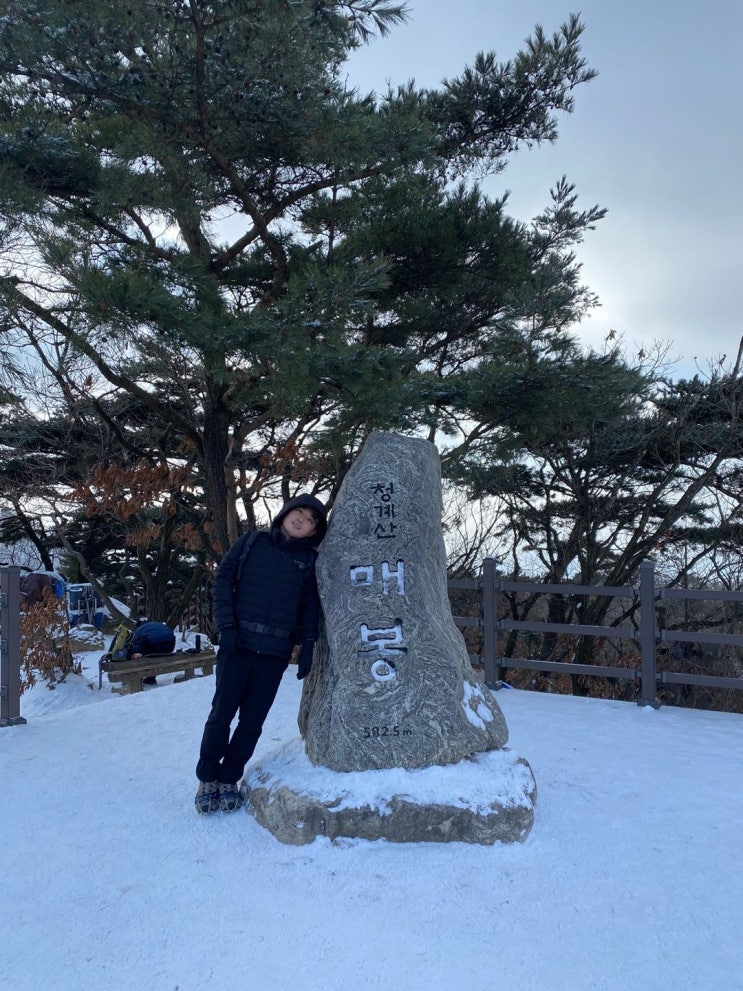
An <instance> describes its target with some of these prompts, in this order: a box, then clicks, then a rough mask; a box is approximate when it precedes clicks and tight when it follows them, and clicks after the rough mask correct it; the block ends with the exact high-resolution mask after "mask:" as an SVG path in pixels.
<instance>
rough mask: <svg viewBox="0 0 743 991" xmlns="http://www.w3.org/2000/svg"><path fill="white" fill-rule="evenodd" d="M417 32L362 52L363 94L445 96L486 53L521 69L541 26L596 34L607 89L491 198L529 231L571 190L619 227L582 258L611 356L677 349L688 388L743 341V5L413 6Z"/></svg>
mask: <svg viewBox="0 0 743 991" xmlns="http://www.w3.org/2000/svg"><path fill="white" fill-rule="evenodd" d="M408 6H409V8H410V16H409V20H408V22H407V23H406V24H404V25H401V26H397V27H395V28H393V30H392V32H391V33H390V34H389V35H388V36H387V37H386V38H382V39H377V40H376V41H374V42H373V44H372V45H370V46H368V47H366V48H364V49H362V50H360V51H359V52H357V53H355V54H354V56H353V58H352V60H351V62H350V63H349V66H348V78H349V81H350V82H351V83H352V84H354V85H358V86H359V87H360V88H361V89H362V90H364V91H366V90H369V89H374V90H376V91H377V92H379V91H384V89H385V88H386V82H387V81H390V82H391V83H392V84H393V85H396V84H398V83H403V82H405V81H407V80H408V79H411V78H412V79H415V80H416V82H417V83H418V84H419V85H421V86H437V85H438V84H439V83H440V81H441V80H442V79H443V78H452V77H455V76H457V75H459V74H460V73H461V70H462V68H463V67H464V66H465V65H468V64H469V65H471V64H472V63H473V61H474V56H475V54H476V53H477V52H478V51H495V52H496V54H497V56H498V58H499V60H500V61H506V60H507V59H509V58H511V57H512V56H513V55H515V53H516V52H517V51H518V50H519V49H520V48H521V47H523V42H524V40H525V38H527V37H528V36H529V35H530V34H531V33H532V31H533V28H534V25H535V24H541V25H542V26H543V28H544V29H545V31H546V32H547V33H548V34H550V35H551V34H552V33H553V32H554V31H557V30H559V27H560V25H561V24H562V23H564V22H565V21H566V20H567V19H568V17H569V15H570V14H571V13H573V12H575V13H580V15H581V19H582V22H583V23H584V25H585V32H584V34H583V38H582V50H583V54H584V57H585V58H586V60H587V62H588V64H589V65H590V66H592V67H593V68H595V69H597V70H598V73H599V75H598V77H597V78H596V79H594V80H593V81H591V82H589V83H587V84H584V85H583V86H580V87H578V89H577V90H576V91H575V94H574V95H575V109H574V112H573V114H572V115H569V116H564V115H563V116H562V119H561V121H560V124H559V130H560V136H559V138H558V140H557V142H556V143H554V144H552V145H543V146H541V147H538V148H536V149H534V150H532V151H530V152H520V153H518V154H517V155H516V156H515V157H513V158H512V159H511V160H510V162H509V165H508V167H507V169H506V171H505V172H504V173H502V174H501V175H500V176H498V177H496V178H494V179H492V180H489V181H488V182H487V183H486V184H485V187H484V188H485V190H486V192H488V193H489V194H490V195H492V196H495V195H501V194H502V193H503V192H504V190H505V189H508V190H510V192H511V197H510V210H511V213H512V215H514V216H516V217H519V218H520V219H522V220H525V221H528V220H530V219H531V218H532V217H533V216H535V215H536V214H537V213H539V212H541V210H542V209H543V208H544V207H545V206H546V205H547V204H548V202H549V189H550V188H551V187H552V186H553V185H554V183H555V182H556V181H557V180H558V179H559V178H560V177H561V176H562V175H566V176H567V178H568V180H569V181H570V182H572V183H574V184H575V186H576V191H577V192H578V194H579V200H578V206H579V208H580V207H583V208H588V207H590V206H593V205H594V204H598V205H600V206H603V207H606V208H607V209H608V214H607V216H606V217H605V218H604V220H603V221H601V222H600V224H599V225H598V226H597V228H596V230H595V231H593V232H589V234H588V235H587V237H586V240H585V242H584V244H583V245H581V246H580V248H579V255H578V257H579V260H580V261H582V263H583V273H584V278H585V282H586V283H587V284H588V285H589V286H590V288H591V289H592V290H593V291H594V292H596V293H598V295H599V297H600V299H601V304H602V305H601V308H600V309H598V310H594V311H593V314H592V315H591V316H590V318H588V319H587V320H586V321H584V323H583V324H582V325H581V326H580V328H579V334H580V337H581V339H582V340H584V341H585V343H586V344H588V345H590V346H591V347H594V348H596V349H599V350H600V349H601V347H602V346H603V341H604V339H605V337H606V335H607V334H608V333H609V332H610V331H612V330H613V331H615V332H616V333H617V334H618V335H621V338H622V340H623V342H624V344H625V346H626V348H627V352H628V354H629V355H635V356H637V355H638V354H639V352H640V351H644V352H646V353H647V352H649V351H650V350H652V348H653V346H654V345H656V344H661V345H664V346H666V351H667V355H668V358H669V359H670V360H673V361H675V362H676V364H675V376H680V375H684V376H685V375H691V374H694V373H695V371H697V370H699V371H700V373H707V372H708V371H709V366H710V362H712V363H713V364H716V363H717V361H718V359H720V358H721V357H722V356H723V355H727V363H729V362H730V361H731V360H732V359H733V358H734V356H735V354H736V352H737V348H738V343H739V341H740V339H741V337H743V317H742V316H741V307H740V286H741V284H743V273H742V271H741V270H742V269H743V191H742V189H743V184H742V183H741V179H740V176H741V175H743V128H742V127H741V120H743V86H742V85H741V75H740V52H741V49H742V48H743V4H742V3H741V2H740V0H709V2H708V3H705V4H700V3H698V2H696V0H677V2H675V3H669V2H668V0H643V2H640V0H621V2H619V0H583V2H582V3H580V4H571V3H569V2H568V0H518V2H516V0H512V2H506V0H457V3H455V4H452V3H451V2H444V0H409V4H408Z"/></svg>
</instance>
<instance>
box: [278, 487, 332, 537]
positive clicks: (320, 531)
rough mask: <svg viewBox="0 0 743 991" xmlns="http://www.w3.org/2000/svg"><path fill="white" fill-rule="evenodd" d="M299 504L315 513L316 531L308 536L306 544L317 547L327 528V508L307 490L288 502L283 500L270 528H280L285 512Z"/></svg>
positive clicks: (296, 507) (297, 506)
mask: <svg viewBox="0 0 743 991" xmlns="http://www.w3.org/2000/svg"><path fill="white" fill-rule="evenodd" d="M300 506H306V507H307V508H308V509H312V510H314V512H315V513H317V532H316V533H315V535H314V536H313V537H309V538H308V544H309V545H310V546H311V547H317V546H318V544H320V542H321V541H322V539H323V537H324V536H325V532H326V531H327V529H328V521H327V514H328V510H327V507H326V506H325V504H324V503H322V502H320V500H319V499H316V498H315V497H314V496H313V495H310V494H309V492H303V493H302V494H301V495H298V496H296V497H295V498H294V499H290V500H289V502H285V503H284V505H283V506H282V507H281V509H280V510H279V512H278V513H277V515H276V516H275V517H274V518H273V521H272V523H271V530H275V529H278V528H280V527H281V521H282V520H283V519H284V517H285V516H286V514H287V513H290V512H291V511H292V509H298V508H299V507H300Z"/></svg>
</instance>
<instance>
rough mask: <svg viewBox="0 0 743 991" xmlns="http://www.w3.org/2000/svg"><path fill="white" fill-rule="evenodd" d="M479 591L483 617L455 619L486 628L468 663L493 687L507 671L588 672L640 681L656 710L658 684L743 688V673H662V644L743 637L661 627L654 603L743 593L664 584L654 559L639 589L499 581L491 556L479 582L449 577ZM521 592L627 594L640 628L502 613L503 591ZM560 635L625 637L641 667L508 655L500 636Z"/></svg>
mask: <svg viewBox="0 0 743 991" xmlns="http://www.w3.org/2000/svg"><path fill="white" fill-rule="evenodd" d="M457 590H469V591H476V592H478V593H479V594H480V596H481V603H480V617H472V616H455V617H454V622H455V623H456V625H457V626H458V627H459V628H460V629H466V628H467V627H477V628H480V629H481V631H482V649H481V653H480V654H476V655H470V660H472V661H477V662H479V663H481V664H482V665H483V667H484V673H485V683H486V684H487V685H488V686H489V687H491V688H497V687H499V686H500V684H502V681H503V675H504V672H505V671H506V670H507V669H509V668H514V669H524V670H531V671H544V672H558V673H560V674H580V675H586V676H588V677H601V678H616V679H621V680H627V681H630V680H631V681H636V682H637V683H638V685H639V692H640V697H639V699H638V704H639V705H650V706H653V707H655V708H657V707H658V706H659V705H660V702H659V700H658V688H659V687H660V686H662V685H664V684H676V685H696V686H704V687H709V688H727V689H736V690H741V689H743V677H719V676H716V675H706V674H692V673H691V672H688V673H687V672H682V671H662V670H659V669H658V657H657V652H658V651H657V648H658V644H659V643H662V642H666V643H697V644H718V645H726V646H732V647H743V636H737V635H733V634H724V633H703V632H702V631H680V630H667V629H659V628H658V627H657V623H656V603H657V602H658V601H660V600H663V599H697V600H710V601H714V600H717V601H729V602H737V603H739V604H741V605H743V591H735V592H728V591H722V590H719V591H712V590H706V589H687V588H663V587H658V586H656V584H655V571H654V566H653V562H652V561H643V562H642V564H641V565H640V576H639V585H638V586H637V587H635V586H631V585H627V586H607V585H574V584H570V583H566V584H551V585H548V584H544V583H541V582H512V581H503V580H500V579H499V578H498V577H497V575H496V566H495V561H494V560H493V559H492V558H486V559H485V561H484V562H483V569H482V577H481V579H480V580H478V581H476V580H466V579H463V580H454V581H450V582H449V591H450V594H451V592H453V591H454V592H455V591H457ZM507 592H523V593H525V594H528V595H550V594H554V595H566V596H567V595H570V596H576V595H578V596H580V595H590V596H599V597H600V596H609V597H611V598H629V599H631V600H633V601H634V602H635V603H637V606H638V608H637V610H636V613H635V614H636V616H637V625H636V626H591V625H587V624H581V623H550V622H547V621H542V620H534V621H526V620H514V619H506V618H498V597H499V595H500V594H502V593H507ZM511 630H512V631H517V632H525V631H528V632H536V633H563V634H570V635H572V636H579V637H580V636H589V637H606V638H625V639H629V640H632V641H634V642H636V643H637V644H639V655H640V665H639V667H619V666H618V665H617V666H611V665H598V664H575V663H570V662H566V661H547V660H541V659H532V658H522V657H505V656H502V655H501V653H500V651H499V646H500V644H499V640H500V637H501V636H502V634H503V633H504V632H506V631H511Z"/></svg>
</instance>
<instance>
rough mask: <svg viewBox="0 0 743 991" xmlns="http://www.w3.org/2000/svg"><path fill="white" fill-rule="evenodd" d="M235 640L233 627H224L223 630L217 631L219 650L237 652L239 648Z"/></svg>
mask: <svg viewBox="0 0 743 991" xmlns="http://www.w3.org/2000/svg"><path fill="white" fill-rule="evenodd" d="M239 646H240V645H239V643H238V640H237V630H236V629H235V627H234V626H225V627H224V629H222V630H220V631H219V649H220V650H222V649H223V648H224V650H225V651H226V652H230V653H231V652H232V651H233V650H237V648H238V647H239Z"/></svg>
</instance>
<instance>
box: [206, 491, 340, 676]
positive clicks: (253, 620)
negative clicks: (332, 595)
mask: <svg viewBox="0 0 743 991" xmlns="http://www.w3.org/2000/svg"><path fill="white" fill-rule="evenodd" d="M299 506H308V507H310V508H311V509H313V510H314V511H315V512H316V513H317V515H318V519H319V523H318V527H317V532H316V533H315V534H314V536H312V537H308V538H306V539H303V540H287V539H286V537H285V536H284V534H283V533H282V531H281V521H282V520H283V518H284V516H286V514H287V513H288V512H290V511H291V510H292V509H295V508H297V507H299ZM325 530H326V522H325V507H324V506H323V504H322V503H321V502H320V501H319V500H318V499H315V498H314V496H310V495H301V496H297V498H296V499H292V500H290V501H289V502H288V503H286V505H284V506H283V507H282V509H281V512H280V513H279V514H278V515H277V516H276V518H275V519H274V521H273V523H272V525H271V530H270V532H266V531H259V532H257V533H246V534H243V536H242V537H240V538H239V539H238V540H237V541H236V542H235V543H234V544H233V545H232V547H231V548H230V549H229V551H228V552H227V554H226V555H225V556H224V558H223V559H222V562H221V564H220V565H219V568H218V570H217V574H216V577H215V579H214V616H215V619H216V623H217V627H218V628H219V629H220V630H224V629H225V628H227V627H230V626H233V627H234V628H235V630H236V631H237V633H238V637H239V640H240V644H241V646H242V647H244V648H246V649H247V650H253V651H256V652H257V653H264V654H271V655H273V656H275V657H281V658H284V659H285V658H288V657H289V655H290V654H291V652H292V648H293V647H294V644H296V643H303V644H304V643H312V642H314V641H315V640H316V639H317V624H318V618H319V613H320V602H319V599H318V595H317V583H316V581H315V559H316V558H317V551H316V550H315V548H316V547H317V545H318V544H319V543H320V541H321V540H322V538H323V537H324V536H325ZM246 551H247V553H246Z"/></svg>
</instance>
